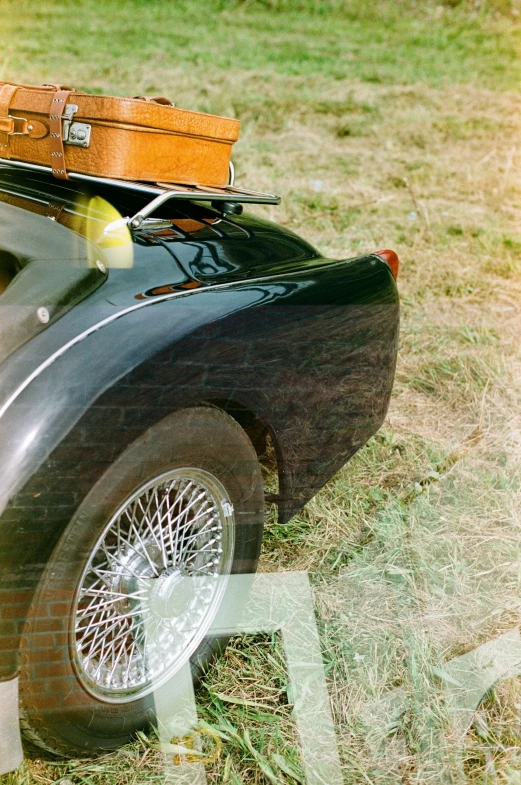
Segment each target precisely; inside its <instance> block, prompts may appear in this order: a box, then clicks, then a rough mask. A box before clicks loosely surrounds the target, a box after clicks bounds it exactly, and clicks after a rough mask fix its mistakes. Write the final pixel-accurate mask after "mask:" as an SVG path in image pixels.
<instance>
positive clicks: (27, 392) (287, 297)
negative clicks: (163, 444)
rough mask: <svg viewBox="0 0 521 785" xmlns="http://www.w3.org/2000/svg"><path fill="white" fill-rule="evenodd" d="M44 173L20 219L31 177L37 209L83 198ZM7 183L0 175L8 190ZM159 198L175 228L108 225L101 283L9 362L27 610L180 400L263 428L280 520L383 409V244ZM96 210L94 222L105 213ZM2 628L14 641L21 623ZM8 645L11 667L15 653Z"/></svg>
mask: <svg viewBox="0 0 521 785" xmlns="http://www.w3.org/2000/svg"><path fill="white" fill-rule="evenodd" d="M44 179H45V178H42V177H40V178H39V180H38V183H36V184H35V181H34V180H33V181H31V188H30V189H28V184H27V183H26V182H25V183H24V184H23V186H24V187H23V188H21V187H20V188H19V191H20V193H21V195H22V196H23V198H24V199H27V203H26V205H25V206H22V205H21V203H20V202H19V203H18V205H17V208H18V210H19V211H20V215H21V218H20V232H21V235H23V231H24V220H23V213H24V211H25V210H27V209H30V208H29V202H30V201H31V199H32V200H33V201H34V199H35V194H36V193H37V194H39V198H40V199H41V203H43V208H42V209H43V210H44V211H45V209H47V208H46V206H45V199H47V201H48V202H50V201H53V202H54V203H56V200H57V198H58V196H61V198H62V200H63V202H64V205H65V207H64V208H63V210H62V213H63V212H64V211H67V210H69V209H70V210H71V212H70V213H68V215H71V214H72V212H73V211H74V209H75V208H74V205H77V204H78V199H79V196H78V192H77V186H74V187H72V186H70V185H69V184H67V186H66V187H65V191H66V193H65V194H64V186H62V185H60V186H56V185H55V184H54V183H48V182H44ZM4 187H6V186H5V182H4ZM9 187H10V189H11V191H14V190H15V184H14V183H12V182H11V183H10V186H9ZM1 188H2V179H1V177H0V198H1ZM24 189H25V190H24ZM31 189H32V190H31ZM75 189H76V190H75ZM22 191H23V193H22ZM72 191H74V193H72ZM64 196H67V199H69V200H70V201H65V199H64ZM80 196H81V197H82V199H86V198H87V197H88V198H89V199H90V198H91V197H92V195H86V194H80ZM107 196H111V195H110V194H107V193H104V195H103V197H104V199H105V200H106V201H107V202H108V199H107ZM11 198H12V195H11ZM111 199H112V201H111V202H110V203H111V204H114V203H115V202H116V201H117V199H115V198H114V195H112V197H111ZM128 200H129V196H128V194H125V195H124V198H123V197H120V202H119V203H118V204H116V205H115V206H116V207H117V209H118V211H119V213H122V214H125V211H126V212H129V213H130V210H131V208H132V209H135V208H136V205H135V204H128ZM138 201H139V200H136V202H138ZM38 204H40V202H39V203H38ZM82 204H84V202H82ZM97 204H98V203H97ZM98 206H99V205H98ZM82 209H83V208H82ZM165 210H166V208H163V212H162V213H161V215H160V216H159V217H161V218H168V219H169V220H170V221H171V226H170V227H167V228H166V229H165V228H164V227H163V228H154V227H153V226H150V227H148V228H147V229H146V230H145V231H142V232H140V233H139V234H136V235H134V237H133V238H132V243H130V241H129V242H126V241H123V240H121V237H120V238H119V240H118V241H117V242H115V243H112V245H111V244H110V243H109V242H108V240H107V237H106V236H105V237H104V238H103V237H102V238H101V242H100V245H101V247H102V250H103V254H104V259H105V260H106V263H107V265H108V276H106V279H105V280H104V282H103V283H102V285H100V286H98V288H97V289H96V290H95V291H93V292H92V293H90V294H89V295H88V296H86V297H85V298H84V299H82V300H81V301H80V302H78V303H77V304H75V305H74V307H72V308H70V309H69V310H68V311H67V312H66V313H64V314H63V316H62V317H61V318H60V319H58V320H57V321H56V322H55V323H53V324H51V325H49V327H48V328H47V329H44V330H40V331H38V333H37V334H35V335H34V336H33V337H31V339H30V340H27V341H26V342H25V343H24V344H23V345H22V346H20V347H19V348H17V350H16V351H15V352H13V353H12V354H11V355H10V356H9V357H8V358H7V359H6V360H5V361H4V363H3V364H2V365H1V366H0V465H1V466H2V475H1V478H0V509H2V511H3V513H2V515H1V517H0V564H1V565H2V567H3V571H4V575H3V579H2V583H3V586H4V591H6V592H10V593H11V596H13V595H12V593H13V592H15V591H16V592H17V596H19V597H20V608H19V614H18V615H19V616H20V618H23V612H24V606H25V604H26V603H27V602H28V601H29V599H30V595H31V591H32V587H33V586H34V584H35V582H36V581H37V579H38V575H39V574H40V573H41V570H42V569H43V567H44V565H45V562H46V561H47V559H48V558H49V555H50V553H51V552H52V549H53V547H54V545H55V544H56V542H57V540H58V538H59V536H60V534H61V532H62V531H63V529H64V528H65V526H66V525H67V523H68V522H69V521H70V520H71V518H72V517H73V515H74V511H75V510H76V508H77V507H78V505H79V504H80V502H81V501H82V500H83V498H84V497H85V496H86V494H87V493H88V492H89V491H90V489H91V488H92V486H93V485H94V484H95V483H96V481H97V480H98V479H99V478H100V477H101V476H102V474H103V472H104V471H105V470H106V468H107V467H108V466H109V465H110V464H111V463H112V462H113V461H114V460H115V458H117V457H118V456H119V455H121V454H122V452H123V451H124V450H125V448H126V447H127V446H129V445H130V444H131V443H132V442H133V441H134V440H135V439H136V438H137V437H138V436H140V435H141V434H142V433H143V432H144V431H146V430H147V429H148V428H149V427H151V426H152V425H154V424H155V423H157V422H159V421H160V420H161V419H163V418H164V417H165V416H167V415H168V414H170V413H171V412H172V411H175V410H177V409H180V408H183V407H187V406H193V405H198V404H206V405H216V406H219V407H222V408H224V409H225V410H226V411H228V412H229V413H230V414H231V415H232V416H234V417H236V419H238V421H239V422H240V423H241V424H242V425H243V427H245V428H246V430H247V431H248V432H249V431H250V430H251V431H252V432H253V431H254V430H255V429H256V428H258V427H259V425H260V426H262V427H264V428H265V429H267V430H268V431H269V432H270V434H271V435H272V438H273V441H274V444H275V447H276V452H277V458H278V465H279V486H280V487H279V496H278V499H277V501H278V504H279V515H280V519H281V521H287V520H289V519H290V518H291V516H292V515H293V514H294V513H295V512H296V511H297V510H299V509H300V508H301V507H302V506H303V505H304V504H305V503H306V502H307V501H308V500H309V499H310V498H311V497H312V496H313V495H314V494H315V493H316V492H317V491H318V490H319V489H320V488H321V487H322V486H323V485H324V483H326V482H327V481H328V480H329V479H330V477H331V476H332V475H333V474H334V473H335V472H336V471H338V470H339V469H340V468H341V466H342V465H343V464H344V463H345V462H346V461H347V460H348V459H349V458H350V457H351V456H352V455H353V454H354V452H356V450H357V449H359V447H360V446H362V445H363V444H364V442H365V441H366V440H367V439H368V438H369V437H370V436H371V435H372V434H373V433H375V431H376V430H377V429H378V428H379V426H380V425H381V423H382V421H383V419H384V417H385V413H386V410H387V406H388V402H389V397H390V393H391V389H392V383H393V377H394V367H395V361H396V352H397V339H398V295H397V289H396V284H395V281H394V279H393V276H392V274H391V271H390V269H389V267H388V265H387V264H386V262H385V261H383V260H382V259H380V258H379V257H377V256H375V255H369V256H366V257H361V258H358V259H352V260H346V261H340V262H335V261H332V260H327V259H324V258H322V257H321V256H320V254H319V253H318V252H317V251H316V250H315V249H313V248H312V247H311V246H310V245H309V244H308V243H306V242H305V241H303V240H301V239H300V238H298V237H297V236H296V235H294V234H293V233H291V232H289V231H288V230H286V229H282V228H281V227H278V226H276V225H274V224H270V223H269V222H266V221H263V220H261V219H258V218H255V217H252V216H248V215H245V216H241V217H240V218H237V217H234V218H233V219H225V220H223V218H222V216H220V215H219V213H217V212H216V211H215V210H213V209H212V208H210V207H208V206H202V205H193V204H189V203H186V204H183V205H182V206H179V205H176V206H175V209H174V208H172V207H170V208H168V210H167V211H166V213H165ZM98 212H99V211H98ZM43 214H44V215H45V212H44V213H43ZM65 220H68V218H67V216H65ZM89 220H90V221H93V220H94V221H97V222H98V223H100V224H101V223H102V222H101V219H100V218H99V214H98V213H96V215H95V218H94V219H93V218H92V216H90V217H89ZM98 223H96V227H98V229H99V226H98ZM82 225H83V224H82ZM87 225H90V224H89V221H87ZM56 228H57V229H62V227H59V226H57V227H56ZM76 231H78V229H77V228H76ZM86 234H87V236H88V237H89V231H86ZM109 239H110V238H109ZM89 240H90V237H89ZM118 243H119V244H118ZM1 244H2V238H1V236H0V251H1ZM1 303H2V299H1V296H0V306H1ZM22 590H23V591H24V592H25V594H24V595H23V596H22V594H21V591H22ZM14 615H17V614H14ZM3 632H4V635H5V636H6V639H5V641H4V649H5V650H6V651H7V650H10V648H12V645H11V644H12V643H13V641H14V640H15V638H16V635H17V634H18V633H19V624H18V625H17V623H15V621H13V623H12V625H11V627H9V625H7V627H5V626H4V630H3ZM8 639H9V640H10V641H11V643H10V644H8V642H7V641H8ZM7 660H8V661H6V662H5V663H4V670H5V669H7V670H9V669H10V668H11V669H12V667H13V658H12V657H11V658H9V657H8V658H7Z"/></svg>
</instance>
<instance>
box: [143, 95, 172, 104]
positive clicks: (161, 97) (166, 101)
mask: <svg viewBox="0 0 521 785" xmlns="http://www.w3.org/2000/svg"><path fill="white" fill-rule="evenodd" d="M134 98H135V99H136V100H137V101H148V102H149V103H153V104H161V106H175V104H174V103H172V101H171V100H170V98H165V96H164V95H156V96H154V97H153V98H152V96H149V95H135V96H134Z"/></svg>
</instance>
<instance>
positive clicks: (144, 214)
mask: <svg viewBox="0 0 521 785" xmlns="http://www.w3.org/2000/svg"><path fill="white" fill-rule="evenodd" d="M0 163H2V164H7V165H8V166H14V167H19V168H21V169H29V170H31V171H34V172H46V173H49V174H52V170H51V167H50V166H40V165H39V164H27V163H24V162H22V161H13V160H12V159H8V160H7V159H3V158H0ZM69 179H70V180H79V181H81V182H86V183H93V184H97V185H109V186H111V187H116V188H121V189H123V190H128V191H133V192H134V193H136V192H138V193H141V194H150V196H152V197H153V198H152V199H151V201H150V202H148V204H146V205H145V206H144V207H142V208H141V210H140V211H139V212H138V213H136V214H135V215H133V216H131V217H129V218H128V219H126V221H127V223H128V225H129V226H130V227H131V228H132V229H139V228H140V227H141V226H142V224H143V223H144V222H145V220H146V219H147V218H148V216H149V215H151V214H152V213H153V212H154V210H157V208H158V207H160V206H161V205H162V204H164V203H165V202H169V201H170V200H172V199H183V200H184V201H186V200H190V201H194V202H211V203H215V207H217V208H218V209H221V210H222V212H223V214H235V215H240V213H241V212H242V205H243V204H280V196H276V195H275V194H267V193H262V192H261V191H249V190H247V189H244V188H236V187H235V185H234V181H235V173H234V168H233V164H232V163H230V181H229V184H228V185H225V186H223V187H222V188H219V187H214V186H199V185H182V184H179V183H166V182H165V183H163V182H161V183H144V182H138V181H130V180H114V179H111V178H108V177H93V176H92V175H87V174H77V173H76V172H69ZM62 182H63V181H62Z"/></svg>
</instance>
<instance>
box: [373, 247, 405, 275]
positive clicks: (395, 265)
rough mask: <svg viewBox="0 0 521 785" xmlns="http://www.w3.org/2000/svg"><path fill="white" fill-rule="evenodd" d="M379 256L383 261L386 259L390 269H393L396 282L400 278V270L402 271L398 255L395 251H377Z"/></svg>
mask: <svg viewBox="0 0 521 785" xmlns="http://www.w3.org/2000/svg"><path fill="white" fill-rule="evenodd" d="M376 254H377V256H381V257H382V259H385V261H386V262H387V264H388V265H389V267H390V268H391V272H392V274H393V276H394V279H395V280H396V279H397V278H398V270H399V269H400V260H399V259H398V254H397V253H395V251H376Z"/></svg>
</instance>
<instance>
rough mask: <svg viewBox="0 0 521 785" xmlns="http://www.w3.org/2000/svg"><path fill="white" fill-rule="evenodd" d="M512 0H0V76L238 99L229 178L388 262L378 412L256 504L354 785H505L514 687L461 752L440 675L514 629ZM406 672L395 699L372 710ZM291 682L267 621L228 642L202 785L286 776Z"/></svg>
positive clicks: (519, 279) (329, 240)
mask: <svg viewBox="0 0 521 785" xmlns="http://www.w3.org/2000/svg"><path fill="white" fill-rule="evenodd" d="M520 10H521V9H520V6H519V3H518V2H517V0H516V1H515V2H512V3H508V2H505V3H503V4H502V3H498V5H496V6H487V5H485V4H483V3H479V2H476V3H474V4H470V3H469V4H467V5H465V4H460V5H457V4H456V5H455V6H453V5H452V4H447V5H444V4H435V3H432V4H430V3H427V2H425V3H420V2H418V3H417V4H414V3H412V2H409V3H407V2H398V0H396V2H392V0H379V2H376V3H373V4H364V3H362V2H359V0H354V2H352V3H348V2H342V3H341V2H339V1H338V2H337V0H331V2H330V3H327V2H318V1H317V2H313V0H300V2H298V1H297V0H295V1H294V2H291V1H290V0H271V2H270V0H265V2H260V0H243V1H242V2H239V1H238V0H237V2H225V0H221V2H217V0H207V1H206V2H203V0H200V2H198V1H197V0H185V1H184V2H174V1H173V0H170V2H169V1H168V0H163V2H160V0H142V1H141V2H140V1H139V0H127V1H126V2H124V0H113V2H111V3H110V4H103V3H101V2H97V1H96V2H95V1H94V0H84V2H63V0H59V1H58V2H54V3H50V2H43V1H42V0H32V2H31V3H30V5H27V6H26V7H24V8H23V9H22V7H21V6H20V4H19V3H15V2H7V0H0V12H1V15H2V27H1V30H0V40H1V42H2V50H1V55H0V61H1V71H0V78H1V79H4V80H5V79H10V80H15V81H22V82H27V83H38V82H41V81H45V82H60V81H61V82H65V83H66V84H73V85H74V86H75V87H76V88H78V89H81V88H84V89H85V88H88V89H90V90H95V91H98V92H107V93H114V94H121V95H138V94H139V95H143V94H149V95H156V94H161V95H168V96H170V97H171V98H173V99H174V100H175V101H176V103H177V105H179V106H182V107H185V108H193V109H198V110H203V111H209V112H216V113H222V114H228V115H233V116H236V117H239V118H240V119H241V122H242V132H241V139H240V141H239V143H238V144H237V145H236V152H235V156H234V157H235V163H236V169H237V179H238V181H239V182H240V183H241V184H243V185H244V186H246V187H247V186H249V187H252V188H258V189H261V190H262V189H265V190H273V191H275V192H278V193H280V194H282V196H283V203H282V205H281V206H280V207H273V208H265V209H263V210H262V211H261V212H263V213H264V214H267V215H268V216H270V217H272V218H274V219H275V220H277V221H278V222H281V223H283V224H285V225H287V226H289V227H290V228H292V229H295V230H296V231H297V232H299V233H300V234H302V235H303V236H304V237H306V238H308V239H309V240H310V241H311V242H312V243H313V244H314V245H316V246H317V247H318V248H320V249H321V250H322V251H323V252H324V253H326V254H330V255H332V256H337V257H338V258H343V257H348V256H351V255H355V254H357V253H358V252H363V251H372V250H374V249H376V248H385V247H390V248H394V249H395V250H397V252H398V253H399V255H400V259H401V271H400V279H399V283H400V289H401V295H402V333H401V348H400V357H399V365H398V372H397V380H396V387H395V392H394V396H393V399H392V403H391V407H390V411H389V415H388V419H387V422H386V424H385V426H384V428H383V429H382V430H381V431H380V433H379V434H377V435H376V436H375V437H374V438H373V439H372V440H371V441H370V442H369V443H368V444H367V445H366V446H365V447H364V448H363V449H362V450H361V451H360V453H359V454H358V455H357V456H355V458H354V459H353V460H352V462H351V463H350V464H349V465H348V466H347V467H345V468H344V470H342V472H340V474H339V475H338V476H337V477H336V478H334V479H333V480H332V481H331V482H330V483H329V485H328V486H327V487H326V488H325V489H324V490H323V491H322V492H321V493H320V494H319V495H318V496H317V497H316V498H315V499H314V500H313V501H312V502H311V503H310V504H309V505H308V506H307V508H306V510H304V511H303V512H302V513H301V514H299V515H298V516H297V517H296V518H294V519H293V521H291V523H290V524H289V525H287V526H284V527H281V526H278V525H277V524H276V523H275V522H274V520H273V517H272V515H271V511H269V513H270V515H269V518H268V521H269V523H268V526H267V531H266V536H265V546H264V552H263V555H262V565H261V568H262V569H263V570H265V571H274V570H294V569H298V570H308V571H309V573H310V578H311V581H312V584H313V587H314V595H315V602H316V612H317V620H318V624H319V631H320V635H321V642H322V647H323V652H324V659H325V663H326V672H327V676H328V680H329V687H330V692H331V697H332V703H333V711H334V718H335V723H336V725H337V730H338V739H339V745H340V753H341V758H342V765H343V768H344V776H345V782H346V783H348V784H349V785H351V784H352V785H358V784H359V783H360V784H361V783H373V785H391V784H392V785H394V783H401V782H403V783H411V784H412V783H415V784H416V783H417V784H418V785H420V784H421V785H423V784H424V783H425V784H426V783H440V782H454V783H456V782H463V781H465V780H466V781H467V782H470V783H498V785H503V784H505V785H506V783H510V784H511V785H514V783H520V782H521V718H520V716H519V711H520V706H521V703H520V702H521V686H520V684H519V683H518V680H517V679H515V678H513V679H510V680H509V681H506V682H503V683H502V684H501V685H499V686H498V687H497V689H496V691H495V692H494V693H491V694H490V695H489V696H488V697H487V700H486V701H485V702H484V704H483V706H482V708H481V709H480V712H479V715H478V719H477V720H476V721H475V722H474V724H473V726H472V728H471V729H470V730H469V732H468V734H467V736H466V739H465V742H464V744H463V745H462V744H460V743H459V741H458V740H457V739H455V738H454V735H453V733H452V732H451V727H450V722H449V719H448V714H447V709H446V707H445V706H444V702H443V698H442V693H441V682H440V680H439V678H438V677H437V676H436V674H437V673H438V674H439V672H440V669H441V671H442V670H443V664H444V663H445V662H446V661H447V660H449V659H451V658H453V657H455V656H457V655H460V654H463V653H464V652H467V651H469V650H471V649H472V648H474V647H476V646H478V645H480V644H482V643H483V642H484V641H486V640H488V639H490V638H492V637H494V636H497V635H500V634H501V633H503V632H505V631H507V630H509V629H512V628H514V627H515V626H516V625H517V624H519V622H520V614H521V592H520V581H521V559H520V553H519V541H520V536H521V513H520V509H521V508H520V473H519V469H520V464H521V385H520V381H521V356H520V351H519V345H520V337H521V313H520V311H521V136H520V133H519V132H520V127H521V120H520V111H521V57H520V54H521V52H520V49H521V25H520V24H519V19H520V18H521V17H520V15H519V12H520ZM259 210H260V208H259ZM400 685H401V686H402V687H403V688H404V690H405V692H406V693H407V695H408V697H409V709H408V711H407V712H405V713H404V714H401V715H399V716H398V717H397V718H395V720H394V721H393V722H392V723H391V724H390V725H379V726H377V727H375V726H371V723H369V724H368V720H367V716H368V713H367V707H368V706H373V707H374V706H376V705H378V703H379V701H380V702H381V700H382V699H384V698H385V696H386V695H387V694H388V693H389V691H390V690H392V689H393V688H395V687H397V686H400ZM285 687H286V672H285V667H284V659H283V655H282V651H281V647H280V642H279V641H278V639H277V637H276V636H275V637H274V638H273V639H272V638H271V637H266V636H264V637H262V636H258V637H249V638H237V639H236V640H235V641H234V642H233V644H232V645H231V647H230V648H229V649H228V651H227V653H226V655H225V657H224V658H223V659H222V660H221V661H220V662H219V664H218V665H217V666H216V667H215V668H214V669H213V670H212V671H211V672H210V673H209V674H208V677H207V679H206V682H205V684H204V685H203V687H202V688H201V689H200V691H199V694H198V705H199V713H200V717H201V718H202V719H203V721H206V722H207V723H210V724H211V725H212V727H213V728H214V729H216V731H217V732H218V733H220V734H221V735H222V736H223V737H224V738H223V751H222V754H221V756H220V758H219V760H218V761H217V762H216V763H215V764H212V765H211V766H208V770H207V776H208V781H209V782H211V783H218V782H223V783H226V782H227V783H231V785H240V784H241V783H244V785H254V783H255V784H256V783H258V784H259V785H261V783H263V784H264V783H268V782H271V783H294V782H298V781H299V780H300V781H302V774H301V773H299V772H300V771H301V770H300V763H299V756H298V745H297V741H296V736H295V728H294V725H293V720H292V716H291V705H289V704H288V696H287V693H286V689H285ZM245 701H253V703H254V704H257V705H250V704H248V703H245ZM259 706H260V708H259ZM150 743H151V742H147V740H146V739H145V738H142V739H140V740H138V741H136V743H135V744H134V745H131V746H129V747H128V748H125V749H122V750H121V751H120V752H119V753H117V754H114V755H111V756H108V757H106V758H105V759H103V760H101V761H96V762H85V761H83V762H79V761H78V762H75V761H72V762H61V763H60V762H49V761H43V760H40V759H39V758H38V755H37V754H36V753H34V751H33V752H31V751H29V758H28V759H27V761H26V763H25V764H24V766H23V767H22V768H21V769H20V771H19V772H17V773H16V774H13V775H10V776H9V777H5V778H4V779H3V785H35V783H51V782H54V781H57V780H60V779H61V781H62V782H63V783H64V785H65V780H68V781H69V782H72V783H74V785H75V784H76V783H88V784H89V785H93V783H95V784H96V785H98V783H99V784H100V785H101V784H102V783H103V784H104V783H111V784H112V783H114V785H119V783H133V784H134V783H135V784H136V785H137V784H138V783H152V782H159V781H162V775H161V771H162V768H161V767H162V758H161V754H160V753H159V752H157V751H155V750H154V749H153V748H152V747H151V746H150ZM455 759H458V760H459V761H460V764H461V765H459V766H455V764H454V760H455Z"/></svg>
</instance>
